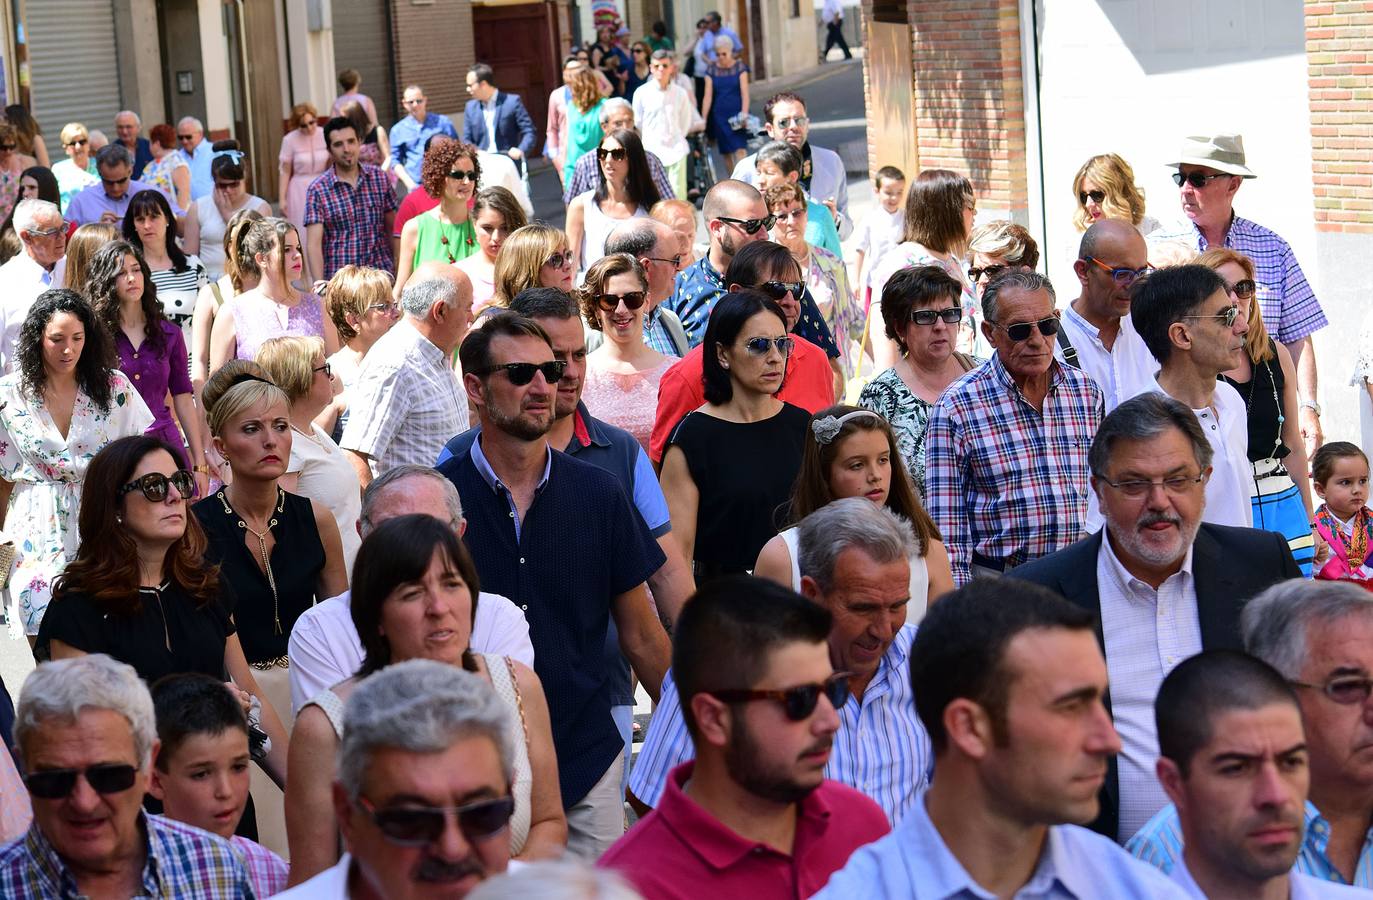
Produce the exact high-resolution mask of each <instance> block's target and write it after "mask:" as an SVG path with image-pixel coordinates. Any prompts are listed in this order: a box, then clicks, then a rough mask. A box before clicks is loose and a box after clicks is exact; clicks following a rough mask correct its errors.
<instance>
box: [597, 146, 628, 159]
mask: <svg viewBox="0 0 1373 900" xmlns="http://www.w3.org/2000/svg"><path fill="white" fill-rule="evenodd" d="M607 156H608V157H610V158H611V159H613V160H615V161H616V162H622V161H623V160H624V158H625V148H624V147H616V148H615V149H613V150H610V149H607V148H605V147H597V148H596V158H597V159H599V160H601V161H602V162H604V161H605V158H606V157H607Z"/></svg>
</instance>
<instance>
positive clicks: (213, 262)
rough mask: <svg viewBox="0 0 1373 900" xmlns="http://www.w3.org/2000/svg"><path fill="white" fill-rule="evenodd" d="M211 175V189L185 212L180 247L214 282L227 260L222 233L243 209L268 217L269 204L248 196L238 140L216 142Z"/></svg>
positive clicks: (254, 196)
mask: <svg viewBox="0 0 1373 900" xmlns="http://www.w3.org/2000/svg"><path fill="white" fill-rule="evenodd" d="M210 176H211V177H212V178H213V179H214V183H215V186H214V190H212V191H210V193H209V194H207V195H205V196H204V197H201V198H200V199H198V200H196V201H195V202H194V203H192V204H191V205H190V208H189V209H188V210H187V211H186V225H185V228H184V229H182V230H183V232H184V234H185V238H184V239H183V241H182V244H183V245H184V246H185V248H186V252H187V253H195V254H198V255H199V256H200V261H201V262H202V263H204V264H205V271H206V272H207V273H208V274H209V277H210V280H211V281H214V280H217V279H219V278H220V277H222V276H223V275H224V266H225V262H226V261H227V259H228V254H227V253H226V252H225V250H224V234H225V232H227V231H228V230H229V223H230V222H231V221H233V218H234V216H235V215H237V214H238V213H239V211H240V210H245V209H251V210H253V211H254V212H256V213H257V214H258V215H260V216H270V215H271V214H272V205H271V204H270V203H268V202H267V201H266V200H263V199H262V198H261V197H258V196H256V195H254V194H250V193H248V190H247V188H246V187H245V186H244V185H245V184H246V179H247V177H248V167H247V157H245V156H244V155H243V153H242V152H241V151H240V150H239V149H238V141H215V143H214V156H213V157H212V158H211V159H210Z"/></svg>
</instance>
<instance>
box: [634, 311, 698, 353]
mask: <svg viewBox="0 0 1373 900" xmlns="http://www.w3.org/2000/svg"><path fill="white" fill-rule="evenodd" d="M644 343H645V344H648V346H649V347H651V348H653V349H654V350H657V351H658V352H659V353H661V354H663V355H664V356H673V357H678V358H680V357H682V356H684V355H685V353H684V351H685V350H686V349H688V348H680V349H679V348H678V347H677V345H676V344H674V343H673V342H672V335H671V334H669V333H668V330H667V324H666V323H664V322H663V316H662V311H661V310H659V309H658V308H657V307H656V306H655V307H654V308H653V309H651V310H649V312H648V315H646V316H644Z"/></svg>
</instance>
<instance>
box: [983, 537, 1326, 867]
mask: <svg viewBox="0 0 1373 900" xmlns="http://www.w3.org/2000/svg"><path fill="white" fill-rule="evenodd" d="M1103 531H1104V529H1103ZM1103 531H1098V532H1097V533H1096V534H1093V535H1092V536H1090V537H1087V538H1084V539H1083V540H1080V541H1078V542H1077V543H1075V544H1071V545H1069V546H1067V547H1064V548H1063V549H1062V550H1059V551H1058V552H1056V553H1050V554H1049V555H1048V556H1044V557H1041V558H1039V559H1036V560H1034V561H1032V562H1028V563H1025V564H1024V565H1022V566H1016V568H1015V569H1013V570H1012V571H1011V573H1010V577H1013V578H1019V579H1022V580H1024V581H1030V582H1034V583H1035V584H1039V585H1043V586H1044V587H1047V588H1049V589H1050V590H1053V591H1056V592H1058V593H1059V594H1061V595H1062V596H1064V597H1065V598H1067V599H1068V600H1069V601H1071V602H1072V603H1076V604H1077V605H1078V606H1080V607H1082V608H1083V609H1085V610H1087V611H1088V612H1090V613H1092V615H1094V616H1096V619H1097V624H1096V634H1097V641H1098V642H1100V643H1101V647H1102V653H1105V652H1106V642H1105V639H1104V637H1103V635H1102V630H1101V599H1100V597H1099V595H1098V593H1097V579H1096V566H1097V554H1098V553H1099V552H1100V550H1101V539H1102V538H1101V536H1102V533H1103ZM1300 577H1301V569H1299V568H1297V563H1296V561H1295V560H1294V559H1293V558H1292V551H1291V550H1290V549H1288V546H1287V540H1286V539H1285V538H1284V537H1283V536H1282V535H1280V534H1277V533H1276V532H1272V531H1260V530H1259V529H1257V528H1235V527H1232V526H1229V525H1208V524H1205V523H1203V524H1202V525H1201V527H1200V528H1199V529H1197V536H1196V538H1195V539H1194V540H1193V541H1192V579H1193V582H1194V583H1195V586H1196V592H1197V619H1198V621H1199V622H1200V624H1201V646H1202V649H1204V650H1211V649H1215V648H1223V649H1228V650H1243V649H1244V647H1243V645H1242V642H1241V640H1240V628H1239V622H1240V611H1241V610H1242V609H1244V604H1245V603H1247V602H1248V601H1249V599H1250V598H1251V597H1253V596H1255V595H1256V594H1259V593H1261V592H1262V591H1263V590H1264V589H1265V588H1267V587H1270V586H1271V585H1274V584H1277V583H1278V582H1279V581H1286V580H1287V579H1289V578H1300ZM1106 708H1107V710H1108V711H1109V710H1110V708H1111V698H1110V694H1109V693H1108V694H1107V696H1106ZM1100 799H1101V812H1100V813H1099V814H1098V815H1097V818H1096V821H1094V822H1092V823H1091V825H1090V826H1089V827H1090V828H1091V829H1092V830H1093V831H1097V832H1100V833H1101V834H1104V835H1106V836H1107V837H1109V838H1110V839H1111V840H1115V839H1116V831H1117V829H1118V826H1119V813H1120V784H1119V779H1118V770H1117V768H1116V759H1115V757H1111V761H1110V764H1109V769H1108V771H1107V773H1106V783H1105V784H1103V785H1102V786H1101V798H1100Z"/></svg>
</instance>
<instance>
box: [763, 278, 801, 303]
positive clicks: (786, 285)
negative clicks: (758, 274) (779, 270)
mask: <svg viewBox="0 0 1373 900" xmlns="http://www.w3.org/2000/svg"><path fill="white" fill-rule="evenodd" d="M805 289H806V283H805V282H804V281H765V282H763V283H762V284H760V285H758V290H760V291H762V292H763V293H765V294H767V295H768V296H769V297H771V298H772V299H774V300H779V301H780V300H783V299H785V298H786V296H787V294H791V297H792V299H793V300H800V299H801V292H802V291H804V290H805Z"/></svg>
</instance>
